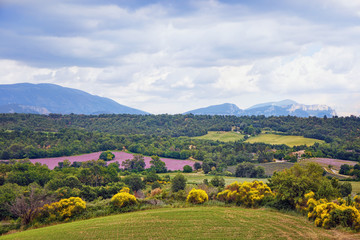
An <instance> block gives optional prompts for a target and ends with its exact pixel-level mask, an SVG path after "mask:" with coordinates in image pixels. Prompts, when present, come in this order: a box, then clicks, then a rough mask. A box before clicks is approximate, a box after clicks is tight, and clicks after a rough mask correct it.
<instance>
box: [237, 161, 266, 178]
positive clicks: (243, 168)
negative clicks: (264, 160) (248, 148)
mask: <svg viewBox="0 0 360 240" xmlns="http://www.w3.org/2000/svg"><path fill="white" fill-rule="evenodd" d="M264 175H265V170H264V168H263V167H261V166H258V167H255V165H254V164H252V163H249V162H243V163H240V164H239V165H238V166H237V167H236V170H235V176H236V177H247V178H256V177H264Z"/></svg>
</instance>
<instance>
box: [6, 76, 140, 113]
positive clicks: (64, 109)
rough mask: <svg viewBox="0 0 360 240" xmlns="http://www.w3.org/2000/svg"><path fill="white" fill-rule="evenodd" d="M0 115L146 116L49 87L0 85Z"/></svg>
mask: <svg viewBox="0 0 360 240" xmlns="http://www.w3.org/2000/svg"><path fill="white" fill-rule="evenodd" d="M0 112H2V113H11V112H18V113H38V114H49V113H61V114H69V113H75V114H96V113H100V112H104V113H127V114H147V113H146V112H144V111H141V110H137V109H134V108H131V107H127V106H124V105H121V104H119V103H117V102H115V101H113V100H111V99H109V98H104V97H99V96H96V95H91V94H89V93H87V92H84V91H81V90H78V89H73V88H66V87H62V86H59V85H56V84H51V83H40V84H32V83H17V84H6V85H0Z"/></svg>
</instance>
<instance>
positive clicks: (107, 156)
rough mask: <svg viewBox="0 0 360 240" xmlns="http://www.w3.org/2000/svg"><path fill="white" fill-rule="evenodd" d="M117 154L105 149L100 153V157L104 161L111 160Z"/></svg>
mask: <svg viewBox="0 0 360 240" xmlns="http://www.w3.org/2000/svg"><path fill="white" fill-rule="evenodd" d="M114 157H115V155H114V154H113V153H112V152H110V151H105V152H102V153H101V154H100V157H99V159H102V160H104V161H110V160H113V159H114Z"/></svg>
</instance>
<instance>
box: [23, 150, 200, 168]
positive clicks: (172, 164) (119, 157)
mask: <svg viewBox="0 0 360 240" xmlns="http://www.w3.org/2000/svg"><path fill="white" fill-rule="evenodd" d="M113 153H114V155H115V158H114V159H113V160H111V161H109V162H107V164H109V163H113V162H118V163H119V164H120V166H121V163H122V162H123V161H125V160H127V159H132V158H133V154H131V153H126V152H113ZM100 154H101V152H95V153H89V154H83V155H79V156H67V157H57V158H38V159H31V160H30V161H31V162H32V163H36V162H39V163H41V164H45V165H47V166H48V167H49V169H54V168H55V167H56V166H58V163H59V162H63V161H64V160H66V159H67V160H69V161H70V162H71V163H73V162H85V161H90V160H97V159H99V156H100ZM144 159H145V164H146V166H145V167H146V168H150V160H151V157H144ZM161 160H162V161H164V162H165V164H166V167H167V169H168V170H171V171H174V170H183V167H184V166H185V165H189V166H193V165H194V163H195V161H190V160H179V159H169V158H161Z"/></svg>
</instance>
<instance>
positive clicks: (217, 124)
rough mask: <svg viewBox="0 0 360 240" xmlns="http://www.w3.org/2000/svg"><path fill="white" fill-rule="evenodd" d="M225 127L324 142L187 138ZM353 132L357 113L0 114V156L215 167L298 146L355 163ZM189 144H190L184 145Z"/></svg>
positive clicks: (357, 145) (358, 142)
mask: <svg viewBox="0 0 360 240" xmlns="http://www.w3.org/2000/svg"><path fill="white" fill-rule="evenodd" d="M231 130H233V131H238V132H241V133H242V134H245V135H254V134H257V133H259V132H261V131H272V132H273V133H274V132H275V133H277V134H283V135H298V136H305V137H311V138H316V139H320V140H325V142H326V144H314V145H313V146H298V147H294V148H289V147H288V146H285V145H277V146H275V145H266V144H262V143H261V144H250V143H245V142H244V141H243V140H240V141H237V142H229V143H221V142H219V141H217V142H215V141H209V140H195V139H191V138H189V137H193V136H199V135H204V134H206V133H207V132H208V131H231ZM180 136H186V137H180ZM359 136H360V118H358V117H334V118H316V117H310V118H297V117H291V116H288V117H269V118H266V117H264V116H256V117H255V116H253V117H245V116H244V117H235V116H208V115H191V114H189V115H180V114H179V115H127V114H122V115H115V114H113V115H98V116H91V115H75V114H70V115H56V114H50V115H37V114H0V158H2V159H11V158H26V157H29V158H36V157H58V156H70V155H74V154H81V153H89V152H96V151H104V150H122V149H123V148H126V149H128V150H130V151H131V152H134V153H141V154H144V155H150V156H151V155H158V156H161V157H171V158H181V159H187V158H189V157H193V158H195V159H198V160H206V161H208V162H211V163H214V164H215V163H216V164H215V165H216V166H217V167H219V166H222V167H224V166H226V165H234V164H236V163H239V162H241V161H245V160H250V159H251V156H252V154H254V153H256V154H257V156H258V161H259V159H267V160H266V161H269V160H272V159H273V158H274V157H276V158H283V157H284V156H286V155H288V154H290V153H291V152H292V151H299V150H306V151H307V152H308V153H309V156H316V157H331V158H339V159H347V160H353V161H359V160H360V139H359ZM192 145H194V146H196V148H190V146H192ZM269 149H276V152H275V153H273V152H272V151H269ZM244 159H245V160H244ZM221 164H225V165H221ZM215 165H214V166H215Z"/></svg>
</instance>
